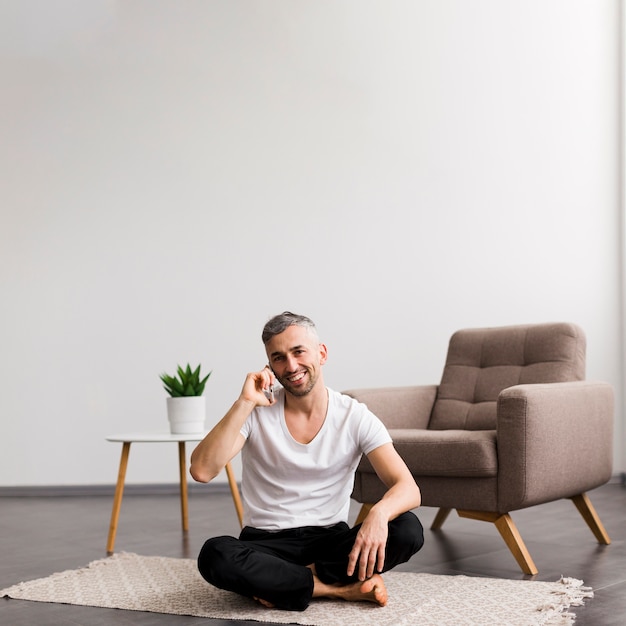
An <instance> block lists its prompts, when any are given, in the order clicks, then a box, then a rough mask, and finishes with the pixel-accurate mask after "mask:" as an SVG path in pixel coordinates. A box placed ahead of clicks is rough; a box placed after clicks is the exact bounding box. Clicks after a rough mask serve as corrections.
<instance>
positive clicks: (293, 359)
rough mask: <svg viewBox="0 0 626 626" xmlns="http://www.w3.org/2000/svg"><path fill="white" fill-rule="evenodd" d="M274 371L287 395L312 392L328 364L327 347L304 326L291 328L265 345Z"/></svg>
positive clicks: (301, 394) (300, 394)
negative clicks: (324, 366)
mask: <svg viewBox="0 0 626 626" xmlns="http://www.w3.org/2000/svg"><path fill="white" fill-rule="evenodd" d="M265 350H266V352H267V357H268V359H269V364H270V367H271V368H272V371H273V372H274V374H275V376H276V378H278V382H280V384H281V385H282V386H283V387H284V388H285V391H287V392H288V393H291V394H292V395H294V396H306V395H307V394H308V393H310V392H311V390H312V389H313V387H315V384H316V383H317V381H318V380H319V378H320V376H321V373H322V365H323V364H324V363H325V362H326V354H327V353H326V346H325V345H324V344H322V343H319V341H318V340H317V337H316V336H315V334H313V333H311V332H310V331H309V330H308V329H307V328H305V327H303V326H289V327H288V328H287V329H286V330H284V331H283V332H282V333H280V334H279V335H276V336H274V337H272V338H271V339H270V340H269V341H268V342H267V344H266V345H265Z"/></svg>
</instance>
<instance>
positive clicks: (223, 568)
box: [198, 512, 424, 611]
mask: <svg viewBox="0 0 626 626" xmlns="http://www.w3.org/2000/svg"><path fill="white" fill-rule="evenodd" d="M358 531H359V526H355V527H354V528H350V527H349V526H348V525H347V524H346V523H344V522H341V523H339V524H336V525H334V526H331V527H330V528H322V527H317V526H305V527H303V528H294V529H291V530H281V531H276V532H272V531H266V530H258V529H255V528H250V527H246V528H244V529H243V530H242V531H241V534H240V535H239V539H236V538H234V537H214V538H213V539H209V540H208V541H207V542H206V543H205V544H204V546H203V547H202V550H201V551H200V555H199V557H198V569H199V570H200V573H201V574H202V576H203V577H204V579H205V580H206V581H207V582H209V583H211V584H212V585H214V586H215V587H219V588H220V589H226V590H228V591H234V592H235V593H238V594H240V595H244V596H248V597H250V598H255V599H257V600H260V601H261V602H262V603H263V604H264V605H266V606H275V607H276V608H280V609H287V610H291V611H303V610H304V609H306V608H307V606H308V605H309V602H310V601H311V598H313V597H322V596H324V597H338V598H343V599H345V600H370V601H372V602H377V603H378V604H381V605H384V604H385V603H386V601H387V592H386V590H385V586H384V583H383V580H382V578H381V577H380V576H378V575H377V574H375V575H374V576H373V577H372V578H370V579H368V580H366V581H359V580H358V577H357V575H356V574H354V575H352V576H348V575H347V574H346V570H347V567H348V555H349V554H350V551H351V550H352V546H353V545H354V541H355V539H356V535H357V533H358ZM423 544H424V531H423V529H422V525H421V524H420V522H419V520H418V519H417V517H416V516H415V515H414V514H413V513H410V512H409V513H403V514H402V515H400V516H399V517H397V518H396V519H394V520H392V521H391V522H389V536H388V539H387V546H386V551H385V565H384V567H383V570H382V571H383V572H386V571H388V570H390V569H392V568H393V567H395V566H396V565H399V564H400V563H405V562H406V561H408V560H409V559H410V558H411V557H412V556H413V555H414V554H415V553H416V552H417V551H418V550H419V549H420V548H421V547H422V545H423Z"/></svg>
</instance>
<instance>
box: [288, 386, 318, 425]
mask: <svg viewBox="0 0 626 626" xmlns="http://www.w3.org/2000/svg"><path fill="white" fill-rule="evenodd" d="M327 408H328V390H327V389H326V386H325V385H324V382H323V381H322V380H318V381H317V384H316V385H315V387H314V388H313V389H311V391H310V392H309V393H307V394H306V395H305V396H294V395H292V394H290V393H289V392H287V391H285V412H286V413H290V414H292V415H294V416H296V415H297V416H299V417H304V418H306V419H313V418H317V419H319V418H320V417H322V419H323V418H324V417H325V416H326V410H327Z"/></svg>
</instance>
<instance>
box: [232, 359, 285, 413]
mask: <svg viewBox="0 0 626 626" xmlns="http://www.w3.org/2000/svg"><path fill="white" fill-rule="evenodd" d="M275 384H276V376H274V372H272V370H271V369H270V368H269V366H267V365H266V366H265V367H264V368H263V369H262V370H261V371H260V372H250V374H248V375H247V376H246V380H245V382H244V384H243V389H242V390H241V395H240V396H239V399H240V400H243V401H244V402H249V403H251V404H253V405H254V406H270V405H272V404H274V403H275V402H276V400H274V399H269V398H268V397H267V396H266V395H265V394H264V393H263V390H266V391H269V390H270V389H271V388H273V387H274V385H275Z"/></svg>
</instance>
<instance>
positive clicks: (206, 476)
mask: <svg viewBox="0 0 626 626" xmlns="http://www.w3.org/2000/svg"><path fill="white" fill-rule="evenodd" d="M273 384H274V374H273V373H272V372H271V371H270V370H269V369H268V368H265V369H263V370H261V371H260V372H253V373H251V374H248V375H247V376H246V381H245V383H244V385H243V389H242V390H241V394H240V395H239V398H238V399H237V400H236V401H235V403H234V404H233V406H232V407H231V408H230V410H229V411H228V413H226V415H225V416H224V417H223V418H222V419H221V420H220V421H219V422H218V423H217V424H216V426H215V427H214V428H213V429H212V430H211V432H209V434H208V435H207V436H206V437H205V438H204V439H203V440H202V441H201V442H200V443H199V444H198V445H197V446H196V448H195V450H194V451H193V452H192V453H191V467H190V468H189V472H190V473H191V475H192V476H193V478H194V480H197V481H198V482H201V483H208V482H209V481H210V480H213V478H215V477H216V476H217V475H218V474H219V473H220V472H221V471H222V469H223V468H224V466H225V465H226V463H228V462H229V461H230V460H231V459H232V458H233V457H234V456H235V455H237V453H238V452H239V451H240V450H241V448H243V445H244V443H245V442H246V440H245V437H244V436H243V435H242V434H241V432H240V431H241V427H242V426H243V425H244V423H245V421H246V420H247V419H248V417H249V415H250V413H252V411H253V410H254V409H255V407H257V406H269V405H270V404H273V402H274V401H270V400H268V399H267V397H266V396H265V394H264V393H263V389H267V388H268V387H269V386H270V385H273Z"/></svg>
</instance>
